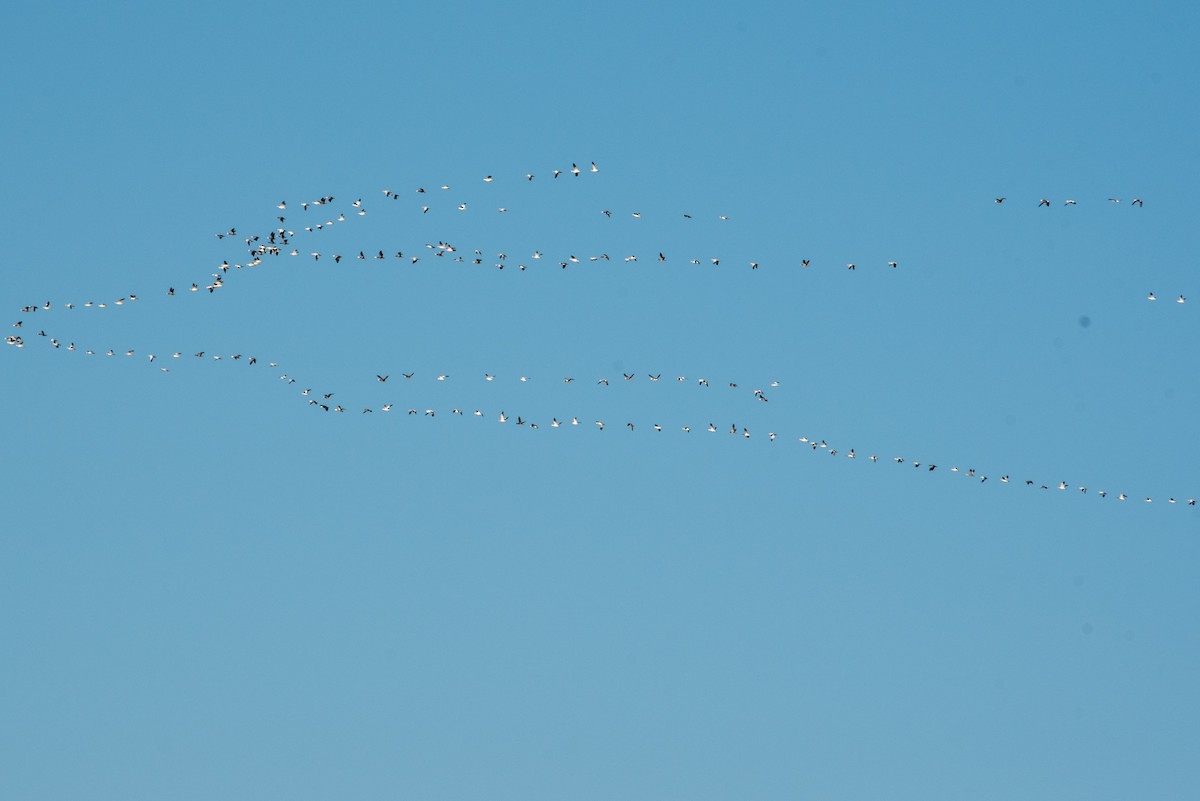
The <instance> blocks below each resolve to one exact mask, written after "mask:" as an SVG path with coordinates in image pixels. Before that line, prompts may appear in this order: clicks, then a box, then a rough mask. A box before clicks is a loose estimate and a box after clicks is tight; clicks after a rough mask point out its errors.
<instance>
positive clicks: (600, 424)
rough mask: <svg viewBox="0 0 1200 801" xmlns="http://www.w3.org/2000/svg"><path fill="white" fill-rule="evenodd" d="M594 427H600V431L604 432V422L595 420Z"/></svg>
mask: <svg viewBox="0 0 1200 801" xmlns="http://www.w3.org/2000/svg"><path fill="white" fill-rule="evenodd" d="M596 425H598V426H599V427H600V430H601V431H603V430H604V421H603V420H597V421H596Z"/></svg>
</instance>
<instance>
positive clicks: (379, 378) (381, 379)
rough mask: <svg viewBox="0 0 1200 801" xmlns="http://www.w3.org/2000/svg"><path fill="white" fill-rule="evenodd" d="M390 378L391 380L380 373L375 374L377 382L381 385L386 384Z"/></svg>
mask: <svg viewBox="0 0 1200 801" xmlns="http://www.w3.org/2000/svg"><path fill="white" fill-rule="evenodd" d="M388 378H389V376H386V375H379V374H378V373H376V374H375V380H376V381H378V382H379V383H380V384H386V383H387V380H388Z"/></svg>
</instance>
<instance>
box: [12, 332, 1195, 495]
mask: <svg viewBox="0 0 1200 801" xmlns="http://www.w3.org/2000/svg"><path fill="white" fill-rule="evenodd" d="M39 336H42V337H46V338H47V341H48V342H49V344H51V345H52V346H53V347H54V348H56V349H58V348H61V347H62V344H61V343H60V342H59V341H58V340H57V339H54V338H52V337H48V335H46V333H45V332H44V331H43V332H39ZM10 344H11V343H10ZM18 347H24V343H23V342H21V343H20V344H19V345H18ZM66 349H67V350H68V351H74V350H82V352H83V353H84V354H86V355H98V354H100V353H103V354H104V355H106V356H117V355H119V353H120V352H119V351H116V350H114V349H111V348H110V349H107V350H104V351H100V350H94V349H86V350H84V349H79V348H77V347H76V346H75V344H74V343H69V344H68V345H67V346H66ZM135 353H136V351H135V349H133V348H130V349H128V350H125V351H124V355H125V356H127V357H133V356H134V355H135ZM146 355H147V357H148V361H149V363H151V364H153V363H154V362H155V361H156V360H157V359H158V357H157V356H156V355H155V354H146ZM183 355H184V354H183V353H182V352H181V351H175V352H173V353H171V354H170V358H173V359H180V358H183ZM192 357H193V358H198V359H206V360H208V359H211V360H213V361H221V360H223V359H228V360H229V361H244V362H245V363H246V364H248V365H251V366H253V365H255V364H257V363H258V359H257V358H256V357H254V356H244V355H243V354H241V353H235V354H232V355H228V356H224V355H222V354H215V353H209V352H207V351H203V350H201V351H196V352H194V353H193V354H192ZM267 364H268V365H269V366H270V367H272V368H279V367H280V366H281V365H280V363H279V362H276V361H270V362H267ZM159 369H160V370H161V371H162V372H164V373H165V372H169V369H170V368H167V367H161V366H160V367H159ZM397 375H399V377H400V378H402V379H403V380H405V381H410V380H414V379H416V378H417V373H416V372H415V371H413V372H401V373H398V374H397ZM431 376H432V378H433V381H435V382H447V381H450V380H451V378H452V377H451V376H450V375H449V374H446V373H438V374H431ZM638 376H639V373H637V372H633V373H625V372H622V373H621V377H620V379H618V382H619V383H629V382H633V381H635V380H637V378H638ZM644 378H645V380H647V381H649V382H651V383H657V382H660V381H663V380H664V374H663V373H661V372H660V373H649V372H647V373H645V374H644ZM279 380H280V381H283V382H285V383H286V384H287V385H288V386H292V385H295V384H297V383H298V380H297V378H296V377H295V376H292V375H289V374H288V373H282V374H281V375H280V376H279ZM374 380H375V382H376V383H379V384H387V383H388V382H389V381H390V380H392V373H375V374H374ZM482 380H483V381H484V382H494V381H496V380H497V376H496V375H494V374H492V373H488V372H484V373H483V374H482ZM509 380H515V381H516V382H518V383H528V382H531V381H533V380H534V379H533V378H532V377H531V376H530V375H517V376H515V378H512V377H510V379H509ZM554 380H556V381H557V380H561V382H562V383H564V384H574V383H577V380H576V378H575V377H573V376H565V377H562V378H561V379H554ZM666 380H667V381H668V382H671V381H673V382H675V383H677V384H684V383H687V384H690V383H691V379H689V378H687V377H686V376H682V375H676V376H667V377H666ZM587 383H592V380H591V379H588V381H587ZM712 383H713V382H711V381H710V380H709V379H708V378H705V377H700V378H697V379H696V380H695V385H696V386H697V387H710V386H712ZM719 383H722V382H718V384H719ZM723 383H725V384H726V385H727V386H728V387H729V388H731V389H738V388H739V383H738V382H736V381H726V382H723ZM594 385H596V386H611V381H610V379H609V378H608V377H607V376H602V377H600V378H597V379H595V380H594ZM766 386H769V387H771V388H776V387H779V386H781V382H779V381H778V380H772V381H770V382H766ZM336 394H337V393H335V392H333V391H329V392H321V391H318V392H316V393H315V394H314V390H313V389H312V388H311V387H310V388H305V389H303V390H301V391H300V396H301V397H302V398H303V399H305V401H306V402H307V404H308V405H309V406H311V407H313V408H316V409H318V410H320V411H323V412H330V413H334V414H344V413H346V412H347V411H348V408H347V406H346V405H344V401H342V400H340V399H336ZM753 397H754V398H755V399H756V400H758V401H761V402H764V403H765V402H767V401H768V398H767V396H766V393H765V391H764V390H762V389H759V388H756V389H754V390H753ZM356 408H357V407H356ZM395 408H396V406H395V403H394V402H388V403H384V404H382V405H379V406H378V407H376V406H364V407H362V409H361V411H360V412H359V414H360V415H366V414H375V413H376V411H378V412H380V413H388V412H391V411H392V410H393V409H395ZM405 413H406V415H412V416H421V417H429V418H436V417H437V416H438V413H439V410H438V409H437V408H427V407H423V406H422V407H416V406H413V407H408V408H406V410H405ZM443 413H445V412H444V410H443ZM448 413H449V414H450V415H452V416H460V417H465V416H468V414H469V415H470V416H472V417H479V418H487V417H490V416H491V415H492V413H491V412H485V411H483V410H482V409H473V410H472V411H471V412H469V413H468V412H466V411H464V409H463V407H454V408H451V409H450V410H449V412H448ZM496 420H497V422H499V423H508V422H513V423H514V424H515V425H516V426H518V427H523V428H528V429H530V430H536V429H538V428H541V427H543V424H540V423H539V422H537V421H535V420H533V419H532V418H529V417H526V416H523V415H519V414H518V415H512V414H509V413H508V412H507V411H504V410H501V411H499V413H498V414H497V416H496ZM544 425H545V427H549V428H563V427H567V426H573V427H578V426H580V425H581V423H580V419H579V417H578V416H575V415H572V416H567V415H564V416H563V417H562V419H559V418H558V417H552V418H551V420H550V422H549V423H546V424H544ZM591 425H594V426H595V428H596V429H597V430H598V431H604V430H606V429H607V428H609V427H610V425H609V423H608V422H607V421H605V420H594V421H593V422H592V424H591ZM623 427H624V428H625V429H627V430H629V431H631V432H632V431H636V430H638V429H639V428H641V429H643V430H646V429H650V430H653V431H656V432H664V431H666V430H668V428H670V429H672V430H673V429H674V428H675V426H674V425H671V426H669V427H668V426H664V425H663V424H662V423H660V422H654V423H651V424H642V423H639V422H635V421H632V420H626V421H624V425H623ZM678 430H679V431H681V432H682V433H685V434H690V433H692V432H693V431H697V432H708V433H719V432H720V431H723V430H724V429H723V428H722V427H718V426H717V425H716V424H715V423H713V422H709V423H708V424H707V426H705V425H695V426H693V425H691V424H685V425H679V426H678ZM726 433H728V434H729V435H731V436H737V437H740V438H742V439H747V440H748V439H751V438H752V436H751V431H750V428H749V427H748V426H745V425H743V426H739V425H737V424H736V423H733V424H731V425H730V427H729V429H728V431H727V432H726ZM780 436H781V435H780V434H779V433H778V432H776V431H768V432H767V434H766V437H765V438H766V440H767V441H768V442H776V441H777V440H778V439H780ZM796 442H798V443H799V444H801V445H805V446H807V447H809V448H810V449H811V450H813V451H822V450H823V451H825V452H826V453H827V454H828V455H830V456H837V455H838V454H839V453H841V454H842V455H843V456H845V457H846V458H849V459H855V458H859V454H858V452H857V451H856V449H855V448H849V449H848V450H841V449H839V448H837V447H833V446H831V445H830V444H829V443H828V442H827V441H826V440H824V439H820V438H817V437H810V436H806V435H800V436H798V437H797V438H796ZM862 458H863V459H864V460H866V461H870V462H872V463H874V462H878V461H879V460H880V457H879V456H878V455H877V454H873V453H872V454H869V455H864V456H862ZM890 460H891V461H892V462H894V463H896V464H901V465H902V464H909V465H911V466H912V467H913V468H915V469H922V468H923V469H924V472H929V473H932V472H936V471H937V470H939V469H940V468H939V465H938V464H937V463H935V462H929V461H921V460H918V459H911V458H908V457H904V456H893V457H890ZM943 472H949V473H951V474H962V475H963V476H965V477H967V478H972V479H978V480H979V482H980V483H981V484H982V483H987V482H988V480H989V475H987V474H984V473H982V472H981V471H978V470H976V469H975V468H973V467H971V468H966V469H960V468H959V467H958V466H952V467H950V468H949V469H948V470H944V471H943ZM1023 481H1024V484H1025V486H1027V487H1032V488H1037V489H1042V490H1049V489H1058V490H1063V491H1065V490H1073V491H1078V492H1080V493H1081V494H1084V495H1086V494H1089V492H1090V490H1089V488H1088V487H1087V486H1086V485H1079V486H1074V485H1068V484H1067V482H1066V481H1060V482H1058V483H1057V484H1054V483H1053V482H1050V483H1043V482H1039V481H1036V480H1034V479H1029V478H1026V479H1023ZM999 482H1000V483H1003V484H1008V483H1012V481H1011V478H1010V476H1009V475H1008V474H1004V475H1001V476H1000V477H999ZM1018 483H1019V482H1018ZM1093 494H1095V495H1096V496H1098V497H1100V498H1107V497H1108V495H1109V494H1110V493H1109V492H1108V491H1107V490H1103V489H1100V490H1096V491H1095V492H1094V493H1093ZM1115 497H1116V498H1117V500H1120V501H1125V500H1128V499H1129V498H1130V497H1131V496H1130V495H1129V494H1128V493H1126V492H1120V493H1117V494H1116V495H1115ZM1143 500H1144V502H1146V503H1152V502H1153V500H1154V499H1153V497H1152V496H1147V497H1145V498H1144V499H1143ZM1167 503H1168V504H1176V503H1177V499H1176V498H1175V497H1174V496H1172V497H1168V498H1167ZM1183 504H1184V505H1187V506H1193V507H1194V506H1196V499H1195V498H1187V499H1186V500H1185V501H1184V502H1183Z"/></svg>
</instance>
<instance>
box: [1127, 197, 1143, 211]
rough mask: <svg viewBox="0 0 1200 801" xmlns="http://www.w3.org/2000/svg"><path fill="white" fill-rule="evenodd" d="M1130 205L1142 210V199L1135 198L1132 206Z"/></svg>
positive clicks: (1131, 203)
mask: <svg viewBox="0 0 1200 801" xmlns="http://www.w3.org/2000/svg"><path fill="white" fill-rule="evenodd" d="M1129 205H1130V206H1137V207H1138V208H1141V206H1142V199H1141V198H1140V197H1135V198H1134V199H1133V200H1132V201H1131V202H1130V204H1129Z"/></svg>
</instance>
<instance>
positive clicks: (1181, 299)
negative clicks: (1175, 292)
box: [1175, 295, 1187, 303]
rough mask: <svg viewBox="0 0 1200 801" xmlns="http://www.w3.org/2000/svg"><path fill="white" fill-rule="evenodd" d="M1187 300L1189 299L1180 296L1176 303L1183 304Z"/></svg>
mask: <svg viewBox="0 0 1200 801" xmlns="http://www.w3.org/2000/svg"><path fill="white" fill-rule="evenodd" d="M1185 300H1187V298H1185V297H1184V296H1183V295H1180V296H1179V297H1178V298H1176V299H1175V302H1176V303H1183V302H1184V301H1185Z"/></svg>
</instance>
